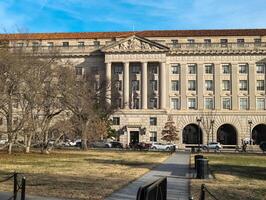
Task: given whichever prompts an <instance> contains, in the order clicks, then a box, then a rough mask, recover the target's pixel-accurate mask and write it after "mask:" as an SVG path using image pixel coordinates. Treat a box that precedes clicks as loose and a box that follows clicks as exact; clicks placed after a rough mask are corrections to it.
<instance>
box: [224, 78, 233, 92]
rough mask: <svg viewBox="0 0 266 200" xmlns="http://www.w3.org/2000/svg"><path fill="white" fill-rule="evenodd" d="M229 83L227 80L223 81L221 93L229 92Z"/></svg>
mask: <svg viewBox="0 0 266 200" xmlns="http://www.w3.org/2000/svg"><path fill="white" fill-rule="evenodd" d="M230 87H231V86H230V81H229V80H223V81H222V89H223V91H230Z"/></svg>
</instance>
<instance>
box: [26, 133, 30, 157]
mask: <svg viewBox="0 0 266 200" xmlns="http://www.w3.org/2000/svg"><path fill="white" fill-rule="evenodd" d="M31 140H32V133H31V134H30V135H29V136H28V137H27V140H26V149H25V152H26V153H30V145H31Z"/></svg>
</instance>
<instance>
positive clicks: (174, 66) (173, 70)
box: [171, 64, 180, 74]
mask: <svg viewBox="0 0 266 200" xmlns="http://www.w3.org/2000/svg"><path fill="white" fill-rule="evenodd" d="M171 70H172V74H179V73H180V72H179V65H178V64H174V65H172V67H171Z"/></svg>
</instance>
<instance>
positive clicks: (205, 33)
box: [0, 29, 266, 40]
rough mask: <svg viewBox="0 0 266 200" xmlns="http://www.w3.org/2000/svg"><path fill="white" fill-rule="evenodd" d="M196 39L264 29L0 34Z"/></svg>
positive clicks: (263, 33)
mask: <svg viewBox="0 0 266 200" xmlns="http://www.w3.org/2000/svg"><path fill="white" fill-rule="evenodd" d="M133 34H136V35H138V36H142V37H197V36H199V37H200V36H205V37H206V36H266V29H223V30H150V31H136V32H133V31H128V32H80V33H22V34H0V40H46V39H107V38H115V37H128V36H130V35H133Z"/></svg>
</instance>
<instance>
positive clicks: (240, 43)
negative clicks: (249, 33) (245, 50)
mask: <svg viewBox="0 0 266 200" xmlns="http://www.w3.org/2000/svg"><path fill="white" fill-rule="evenodd" d="M236 42H237V46H239V47H243V46H244V44H245V40H244V39H237V41H236Z"/></svg>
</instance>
